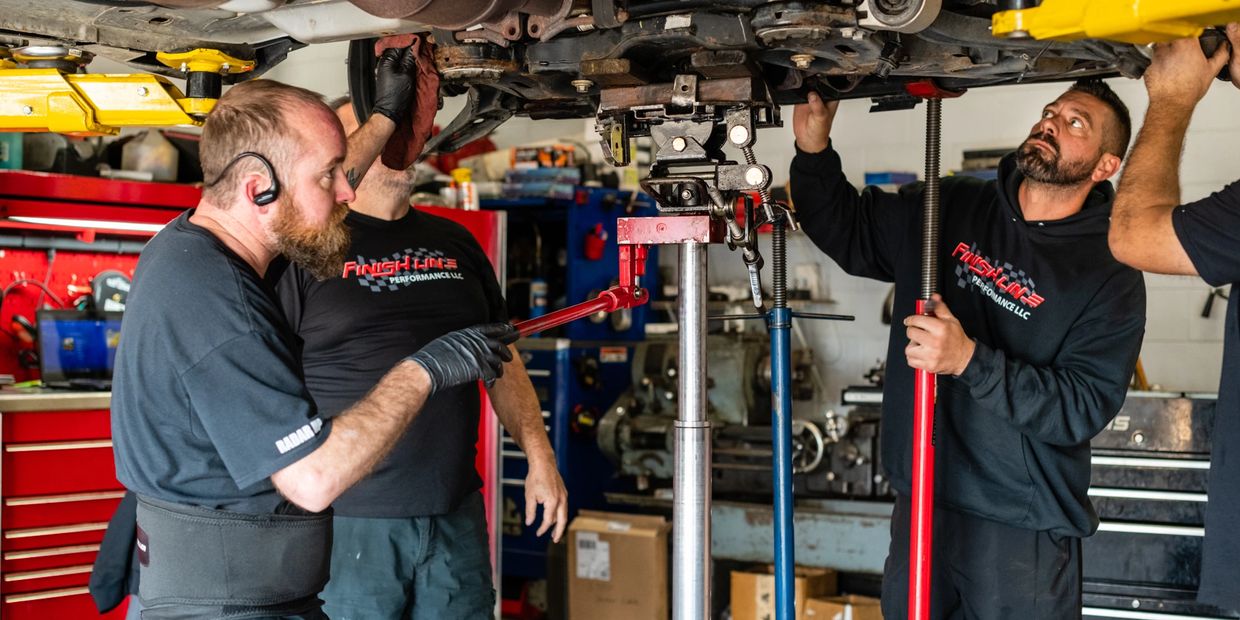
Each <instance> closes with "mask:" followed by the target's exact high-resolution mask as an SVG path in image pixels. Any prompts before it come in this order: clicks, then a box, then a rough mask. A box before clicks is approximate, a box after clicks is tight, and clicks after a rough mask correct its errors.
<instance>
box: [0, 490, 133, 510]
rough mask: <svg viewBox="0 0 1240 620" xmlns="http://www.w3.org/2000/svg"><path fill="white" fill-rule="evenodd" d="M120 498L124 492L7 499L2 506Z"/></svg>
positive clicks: (42, 504) (41, 504)
mask: <svg viewBox="0 0 1240 620" xmlns="http://www.w3.org/2000/svg"><path fill="white" fill-rule="evenodd" d="M122 497H125V492H124V491H98V492H93V493H68V494H65V495H31V496H29V497H10V498H7V499H5V500H4V505H5V506H8V507H10V508H12V507H14V506H44V505H47V504H64V503H68V502H93V501H99V500H107V499H120V498H122Z"/></svg>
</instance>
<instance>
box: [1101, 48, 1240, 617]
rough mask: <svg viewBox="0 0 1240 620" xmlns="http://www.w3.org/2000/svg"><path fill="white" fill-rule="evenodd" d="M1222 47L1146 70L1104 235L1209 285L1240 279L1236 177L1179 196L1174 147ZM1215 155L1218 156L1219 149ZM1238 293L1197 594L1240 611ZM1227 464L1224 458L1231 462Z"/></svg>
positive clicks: (1161, 60) (1164, 58) (1147, 267)
mask: <svg viewBox="0 0 1240 620" xmlns="http://www.w3.org/2000/svg"><path fill="white" fill-rule="evenodd" d="M1227 38H1228V39H1229V40H1230V43H1231V49H1232V50H1233V51H1232V52H1231V57H1230V66H1229V67H1228V69H1229V71H1230V74H1231V80H1232V83H1233V84H1235V85H1236V86H1237V87H1240V54H1237V53H1236V52H1235V49H1236V46H1240V28H1238V27H1237V25H1236V24H1228V26H1227ZM1228 65H1229V61H1228V49H1227V46H1220V48H1219V49H1218V50H1217V51H1216V52H1215V54H1214V55H1213V56H1212V57H1210V58H1207V57H1206V56H1205V54H1204V53H1203V52H1202V50H1201V46H1200V45H1199V44H1198V43H1197V40H1196V39H1183V40H1180V41H1175V42H1173V43H1167V44H1160V45H1158V46H1156V47H1155V49H1154V60H1153V62H1152V63H1151V64H1150V67H1149V68H1148V69H1146V71H1145V86H1146V89H1147V90H1148V91H1149V96H1150V106H1149V109H1148V110H1147V111H1146V114H1145V125H1144V126H1143V127H1142V128H1141V133H1140V135H1138V136H1137V143H1136V145H1135V146H1133V148H1132V155H1131V156H1130V157H1129V161H1128V167H1127V168H1125V169H1124V176H1123V179H1122V180H1121V181H1120V184H1119V192H1118V193H1117V194H1116V196H1115V210H1114V212H1113V213H1112V215H1111V232H1110V242H1111V251H1112V252H1114V253H1115V257H1116V258H1118V259H1119V260H1120V261H1123V262H1125V263H1127V264H1129V265H1131V266H1133V267H1136V268H1137V269H1141V270H1144V271H1152V272H1155V273H1166V274H1177V275H1200V276H1201V277H1202V278H1203V279H1205V281H1206V282H1208V283H1210V285H1211V286H1223V285H1225V284H1231V283H1234V282H1240V182H1238V183H1232V184H1231V185H1228V186H1227V187H1224V188H1223V189H1222V190H1220V191H1218V192H1215V193H1214V194H1211V195H1210V196H1207V197H1205V198H1202V199H1201V200H1198V201H1196V202H1191V203H1188V204H1181V203H1180V174H1179V172H1180V171H1179V168H1180V152H1181V151H1182V150H1183V148H1184V134H1185V133H1186V132H1187V131H1188V122H1189V119H1190V118H1192V115H1193V108H1195V107H1196V106H1197V102H1199V101H1201V98H1202V97H1204V96H1205V94H1206V91H1207V90H1209V88H1210V85H1211V84H1213V83H1214V78H1215V76H1217V75H1218V74H1219V71H1220V70H1222V68H1223V67H1224V66H1228ZM1220 155H1221V154H1220ZM1238 374H1240V300H1238V299H1237V295H1236V293H1235V288H1234V287H1233V289H1232V294H1231V297H1230V299H1229V300H1228V302H1227V324H1226V327H1225V328H1224V336H1223V376H1222V380H1221V382H1220V384H1219V394H1218V405H1217V407H1216V409H1215V411H1217V412H1218V413H1217V415H1216V416H1215V418H1214V430H1213V434H1212V436H1211V444H1212V445H1211V447H1210V501H1209V502H1208V503H1207V504H1206V537H1205V544H1204V545H1202V557H1201V583H1200V586H1199V588H1198V591H1197V599H1198V600H1200V601H1201V602H1203V603H1209V604H1212V605H1216V606H1219V607H1223V608H1227V609H1240V529H1237V528H1236V521H1237V515H1240V465H1237V464H1236V463H1235V459H1236V458H1238V457H1237V455H1235V454H1232V453H1233V452H1237V451H1240V381H1238V380H1237V379H1238V377H1237V375H1238ZM1229 460H1230V461H1231V462H1228V461H1229Z"/></svg>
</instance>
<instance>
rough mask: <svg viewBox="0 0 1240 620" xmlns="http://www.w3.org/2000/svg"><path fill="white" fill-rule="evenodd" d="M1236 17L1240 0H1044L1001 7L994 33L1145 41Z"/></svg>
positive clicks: (1192, 32)
mask: <svg viewBox="0 0 1240 620" xmlns="http://www.w3.org/2000/svg"><path fill="white" fill-rule="evenodd" d="M1233 21H1240V2H1237V1H1236V0H1088V1H1085V0H1043V1H1042V3H1041V5H1039V6H1037V7H1034V8H1029V9H1021V10H1015V11H1000V12H998V13H995V14H994V17H993V18H992V21H991V33H992V34H994V36H996V37H1033V38H1035V39H1049V40H1059V41H1068V40H1073V39H1109V40H1112V41H1121V42H1124V43H1134V44H1137V45H1142V44H1146V43H1163V42H1166V41H1173V40H1175V39H1183V38H1187V37H1198V36H1201V33H1202V31H1203V30H1205V29H1206V28H1208V27H1210V26H1217V25H1220V24H1225V23H1227V22H1233Z"/></svg>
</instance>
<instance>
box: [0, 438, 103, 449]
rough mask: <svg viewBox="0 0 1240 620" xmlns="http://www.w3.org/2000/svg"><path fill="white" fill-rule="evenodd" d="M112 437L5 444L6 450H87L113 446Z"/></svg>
mask: <svg viewBox="0 0 1240 620" xmlns="http://www.w3.org/2000/svg"><path fill="white" fill-rule="evenodd" d="M111 447H112V440H111V439H92V440H87V441H54V442H50V443H18V444H9V445H6V446H4V451H5V452H50V451H52V450H85V449H88V448H111Z"/></svg>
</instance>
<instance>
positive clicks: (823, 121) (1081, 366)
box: [791, 81, 1145, 620]
mask: <svg viewBox="0 0 1240 620" xmlns="http://www.w3.org/2000/svg"><path fill="white" fill-rule="evenodd" d="M836 106H837V103H836V102H830V103H824V102H823V101H822V100H821V99H820V98H818V97H817V95H814V94H811V95H810V97H809V102H808V103H807V104H803V105H800V106H797V108H796V111H795V115H794V120H793V124H794V132H795V134H796V144H797V155H796V158H795V159H794V160H793V162H792V170H791V181H792V182H791V185H792V198H793V201H794V203H795V205H796V208H797V213H798V215H799V216H800V219H801V222H802V224H803V225H804V228H805V232H806V233H807V234H808V235H809V237H810V239H811V240H813V242H814V243H815V244H816V245H817V246H818V247H819V248H820V249H822V250H823V251H824V252H826V253H827V254H828V255H829V256H831V258H832V259H834V260H835V261H836V262H837V263H839V265H840V267H842V268H843V269H844V270H845V271H847V272H848V273H850V274H852V275H856V276H862V277H867V278H874V279H877V280H883V281H886V282H894V283H895V286H896V294H895V315H896V316H903V317H907V318H905V319H904V320H903V322H902V323H903V324H899V325H893V326H892V329H891V334H890V338H889V342H888V351H887V359H888V361H887V367H888V372H887V382H886V384H885V385H884V388H883V435H882V451H883V466H884V468H885V469H886V471H887V475H888V476H889V477H890V479H891V482H892V485H893V487H894V488H895V489H896V491H897V499H896V505H895V510H894V513H893V517H892V528H891V537H892V540H891V547H890V550H889V553H888V557H887V565H886V569H885V575H884V580H883V616H884V617H886V618H903V617H905V616H906V615H907V605H908V601H907V596H908V573H909V570H908V569H909V553H908V536H909V509H910V505H909V504H910V500H909V496H910V494H911V491H912V483H911V463H912V451H913V438H912V428H913V415H912V414H913V374H914V372H913V369H914V368H917V369H924V370H927V371H930V372H934V373H936V374H938V375H939V387H938V405H937V409H936V420H935V424H936V432H935V441H936V449H937V454H938V456H937V464H936V467H937V470H936V474H935V478H936V481H935V482H936V485H935V498H936V499H935V512H934V519H935V528H934V529H935V531H934V561H933V565H932V567H931V571H932V572H931V593H932V600H931V612H930V613H931V617H933V618H982V619H990V618H1012V617H1017V616H1021V617H1028V618H1054V619H1056V620H1058V619H1062V618H1075V617H1080V613H1081V612H1080V598H1081V571H1080V565H1081V562H1080V538H1081V537H1082V536H1089V535H1090V534H1092V533H1093V532H1094V531H1095V530H1096V529H1097V527H1098V517H1097V514H1096V513H1095V512H1094V509H1093V506H1092V505H1091V504H1090V501H1089V498H1088V497H1087V496H1086V491H1087V489H1088V487H1089V475H1090V450H1089V441H1090V439H1091V438H1092V437H1093V436H1094V435H1095V434H1097V433H1098V432H1099V431H1101V430H1102V429H1103V428H1105V427H1106V426H1107V424H1109V423H1110V421H1111V418H1112V417H1113V416H1114V415H1115V413H1116V411H1118V410H1119V408H1120V406H1121V405H1122V404H1123V402H1124V397H1125V393H1126V391H1127V386H1128V382H1129V379H1130V378H1131V377H1132V372H1133V368H1134V366H1135V365H1136V359H1137V354H1138V352H1139V350H1140V345H1141V337H1142V334H1143V333H1144V325H1145V286H1144V282H1143V280H1142V277H1141V274H1140V273H1138V272H1137V271H1135V270H1133V269H1130V268H1128V267H1125V266H1124V265H1121V264H1120V263H1118V262H1117V261H1116V260H1115V259H1114V258H1113V257H1112V256H1111V252H1110V250H1109V249H1108V248H1107V223H1108V216H1109V214H1110V210H1111V198H1112V196H1113V192H1112V189H1111V185H1110V183H1109V182H1107V181H1106V179H1108V178H1110V177H1111V176H1112V175H1114V174H1115V172H1116V171H1117V170H1118V169H1119V166H1120V158H1121V157H1122V155H1123V153H1124V151H1125V149H1126V148H1127V145H1128V139H1129V134H1130V122H1129V119H1128V111H1127V108H1126V107H1125V106H1124V104H1123V102H1121V101H1120V100H1119V98H1118V97H1116V95H1115V93H1114V92H1112V91H1111V89H1110V88H1109V87H1107V86H1106V85H1105V84H1103V83H1101V82H1096V81H1095V82H1078V83H1076V84H1075V85H1073V86H1072V87H1071V88H1070V89H1069V90H1068V91H1067V92H1065V93H1064V94H1063V95H1062V96H1060V97H1059V98H1058V99H1056V100H1055V101H1053V102H1051V103H1050V104H1049V105H1047V106H1046V107H1045V108H1044V109H1043V112H1042V118H1041V120H1039V121H1038V122H1037V124H1035V125H1034V126H1033V129H1032V130H1031V131H1030V134H1029V137H1028V138H1027V139H1026V140H1025V142H1024V143H1023V144H1022V145H1021V147H1020V148H1019V149H1018V150H1017V151H1016V152H1015V153H1013V154H1011V155H1009V156H1007V157H1006V158H1004V160H1003V161H1002V163H1001V164H1000V169H999V178H998V180H997V181H981V180H978V179H974V178H970V177H947V178H944V179H943V183H942V218H941V219H942V237H941V239H942V241H941V245H940V249H939V252H940V264H941V265H943V266H944V268H943V270H942V272H941V273H940V279H939V284H940V286H939V289H940V290H941V291H943V293H942V295H941V296H939V295H936V296H935V299H934V316H917V315H915V314H914V302H915V300H916V298H917V295H918V294H919V284H920V282H919V280H920V279H919V273H920V264H921V238H920V231H921V211H922V193H923V188H922V186H921V185H920V184H913V185H909V186H905V187H903V188H901V190H900V191H899V192H898V193H896V194H891V193H885V192H883V191H881V190H879V189H877V188H873V187H868V188H865V189H864V190H862V191H861V192H858V191H857V190H856V189H855V188H854V187H853V186H852V185H850V184H849V183H848V180H847V179H846V178H845V177H844V174H843V171H842V168H841V163H840V156H839V154H837V153H836V152H835V150H834V149H833V148H832V147H831V144H830V139H829V136H830V131H831V123H832V121H833V119H834V116H835V111H836Z"/></svg>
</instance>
